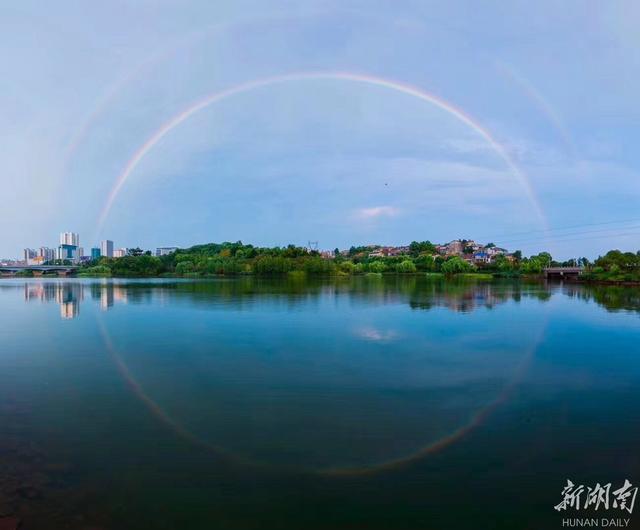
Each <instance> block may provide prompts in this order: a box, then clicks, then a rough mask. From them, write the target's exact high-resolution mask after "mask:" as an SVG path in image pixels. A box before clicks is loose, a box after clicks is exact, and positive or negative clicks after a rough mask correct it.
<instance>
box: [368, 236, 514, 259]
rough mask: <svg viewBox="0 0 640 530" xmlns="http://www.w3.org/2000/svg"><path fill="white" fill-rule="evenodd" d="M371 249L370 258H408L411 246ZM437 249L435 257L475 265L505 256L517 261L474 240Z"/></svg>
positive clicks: (505, 250)
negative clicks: (451, 258)
mask: <svg viewBox="0 0 640 530" xmlns="http://www.w3.org/2000/svg"><path fill="white" fill-rule="evenodd" d="M371 248H372V250H371V251H370V252H369V254H368V256H369V257H370V258H388V257H389V258H390V257H396V256H406V255H409V254H410V250H411V249H410V247H409V246H399V247H386V246H382V247H381V246H376V247H371ZM435 249H436V253H435V254H433V256H434V257H435V256H441V257H443V258H449V257H452V256H458V257H459V258H461V259H463V260H465V261H467V262H469V263H471V264H473V265H482V264H489V263H492V262H493V261H494V260H495V259H496V257H497V256H504V257H505V258H507V259H508V260H510V261H513V260H514V259H515V258H514V256H513V254H511V253H509V252H508V251H507V249H505V248H501V247H497V246H495V245H494V244H493V243H488V244H486V245H483V244H480V243H476V242H475V241H473V240H472V239H455V240H453V241H450V242H449V243H447V244H445V245H435Z"/></svg>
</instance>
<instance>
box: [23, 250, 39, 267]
mask: <svg viewBox="0 0 640 530" xmlns="http://www.w3.org/2000/svg"><path fill="white" fill-rule="evenodd" d="M37 256H38V253H37V252H36V251H35V250H33V249H32V248H25V249H24V262H25V263H26V264H27V265H32V264H33V260H34V258H36V257H37Z"/></svg>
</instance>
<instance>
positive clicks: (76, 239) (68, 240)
mask: <svg viewBox="0 0 640 530" xmlns="http://www.w3.org/2000/svg"><path fill="white" fill-rule="evenodd" d="M60 244H61V245H69V246H74V247H77V246H79V245H80V235H79V234H76V233H75V232H61V233H60Z"/></svg>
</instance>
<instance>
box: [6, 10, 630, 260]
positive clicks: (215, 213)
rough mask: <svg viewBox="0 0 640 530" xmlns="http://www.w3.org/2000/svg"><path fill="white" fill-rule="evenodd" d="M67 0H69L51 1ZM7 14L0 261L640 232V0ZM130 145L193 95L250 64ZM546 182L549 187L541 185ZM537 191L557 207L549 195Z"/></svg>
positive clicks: (606, 240)
mask: <svg viewBox="0 0 640 530" xmlns="http://www.w3.org/2000/svg"><path fill="white" fill-rule="evenodd" d="M54 4H55V5H54ZM0 10H1V15H2V16H0V59H1V60H0V64H1V65H2V66H1V68H2V78H3V83H2V84H0V134H1V136H2V142H0V145H1V146H2V147H1V148H0V157H1V160H2V177H1V178H2V180H3V186H2V191H1V192H0V209H1V211H2V212H3V215H4V218H5V220H8V222H5V223H4V224H3V228H2V231H1V232H0V233H1V234H2V235H1V236H0V257H12V256H17V255H19V254H20V253H21V250H22V248H24V247H27V246H28V247H37V246H40V245H49V246H53V245H55V244H56V242H57V237H58V233H59V232H61V231H65V230H72V231H76V232H79V233H80V236H81V242H82V245H83V246H84V247H85V248H86V249H88V248H89V247H91V246H92V245H94V244H95V243H97V242H98V240H99V239H100V238H105V237H108V238H109V239H113V240H114V241H115V244H116V247H125V246H129V247H130V246H142V247H145V248H153V247H155V246H165V245H167V246H168V245H179V246H188V245H190V244H195V243H201V242H207V241H222V240H234V241H235V240H239V239H241V240H243V241H245V242H252V243H255V244H259V245H284V244H287V243H295V244H301V245H304V244H306V243H307V241H308V240H313V241H316V240H317V241H319V245H320V247H321V248H327V249H332V248H335V247H336V246H337V247H341V248H343V247H347V246H349V245H351V244H366V243H382V244H401V243H406V242H409V241H411V240H414V239H419V240H423V239H430V240H432V241H436V242H444V241H447V240H450V239H453V238H457V237H466V238H475V239H477V240H480V241H495V242H496V243H498V244H501V245H503V246H506V247H508V248H511V249H515V248H520V249H522V250H523V251H524V252H525V253H534V252H538V251H540V250H545V249H548V250H551V252H552V253H553V254H554V255H555V256H558V257H560V258H569V257H574V256H577V255H580V256H582V255H586V256H590V257H594V256H597V255H598V254H599V253H602V252H604V251H606V250H607V249H610V248H621V249H623V250H634V251H635V250H637V249H638V248H640V212H639V211H638V205H639V204H640V180H639V178H638V177H639V175H638V167H639V163H640V152H639V151H638V149H637V148H636V145H637V142H638V138H639V129H640V126H639V125H638V124H639V123H640V119H639V118H640V105H638V101H637V98H638V94H639V93H640V69H639V66H640V54H639V53H638V49H639V45H640V34H639V33H638V32H637V29H636V27H635V22H634V21H637V20H638V16H639V15H640V5H639V4H638V3H636V2H624V1H621V2H588V1H582V2H571V1H567V2H561V3H559V2H551V1H550V2H544V1H543V2H537V3H535V4H532V3H530V2H484V3H483V5H482V6H479V4H478V3H477V2H463V1H457V2H437V3H436V2H426V1H374V0H368V1H366V2H355V1H353V2H349V1H347V0H342V1H335V2H333V1H327V0H323V1H317V2H316V1H306V2H305V1H298V2H290V1H279V0H272V1H269V2H262V1H260V2H257V1H233V2H231V1H229V2H222V1H206V2H205V1H203V2H195V1H193V2H184V1H183V2H162V1H160V2H159V1H153V2H151V1H141V2H117V1H114V2H108V3H104V4H103V5H99V4H98V3H95V2H91V3H84V4H82V3H80V4H79V3H77V2H56V3H45V2H28V1H26V2H20V3H18V2H14V3H12V4H7V5H4V6H3V7H2V8H0ZM336 71H339V72H351V73H357V74H361V75H367V76H374V77H376V78H380V79H385V80H389V81H392V82H394V83H400V84H403V85H410V86H412V87H415V88H417V89H419V90H420V91H423V92H425V93H428V94H431V95H434V96H437V97H438V98H440V99H442V100H444V101H445V102H446V105H451V106H452V107H455V108H457V109H459V110H460V111H461V112H463V113H464V114H465V115H467V116H469V117H471V118H472V120H473V121H474V123H475V124H477V126H478V127H481V128H482V129H484V130H486V131H488V132H489V133H490V134H491V135H492V137H493V138H495V139H496V140H497V142H498V143H499V144H500V149H502V150H503V153H506V154H507V155H508V157H509V158H510V159H511V161H512V162H513V163H514V164H515V165H516V166H517V167H518V168H519V172H520V173H521V174H522V175H525V176H526V180H527V181H528V186H529V187H530V188H531V189H532V190H533V192H534V193H533V195H532V194H530V193H529V192H528V191H527V186H524V185H523V182H522V179H520V178H518V175H516V173H515V172H514V170H513V168H512V167H510V166H509V165H508V164H507V163H505V160H504V159H503V157H501V156H500V155H499V153H497V151H496V149H495V146H492V145H491V144H490V143H489V142H487V139H486V138H485V137H483V136H482V135H480V134H478V131H477V130H475V129H474V128H473V127H470V126H469V124H468V123H464V122H463V121H461V120H460V119H459V117H456V115H454V113H452V112H449V111H447V110H443V108H441V107H438V106H437V105H434V104H431V103H429V102H427V101H424V100H421V99H419V98H416V97H412V96H410V95H407V94H406V93H401V92H399V91H397V90H391V89H389V88H385V87H382V86H374V85H371V84H365V83H357V82H353V81H349V80H345V79H315V80H310V79H306V80H305V79H298V80H292V81H287V82H281V83H276V84H271V85H268V86H262V87H258V88H255V89H253V90H249V91H245V92H242V93H239V94H236V95H234V96H231V97H228V98H225V99H224V100H221V101H219V102H217V103H215V104H212V105H210V106H207V107H206V108H204V109H203V110H201V111H199V112H197V113H195V114H193V115H192V116H191V117H189V119H187V120H185V121H183V122H182V123H180V124H179V125H178V126H176V127H175V128H172V129H171V130H170V131H168V132H167V134H166V135H164V136H163V137H162V138H161V139H160V140H159V141H158V142H157V144H155V145H154V147H153V148H152V149H150V150H149V151H148V152H147V153H146V154H145V156H144V157H143V158H142V159H141V160H140V161H139V163H138V164H137V165H136V166H135V168H134V170H133V171H132V172H131V175H130V176H129V178H128V179H127V181H126V182H125V184H124V185H123V187H122V189H121V190H120V192H119V193H118V195H117V197H116V198H115V201H114V203H113V207H112V208H111V209H110V210H109V214H108V216H107V217H106V219H105V222H104V225H103V226H102V227H99V226H98V219H99V217H100V213H101V212H102V211H103V209H104V206H105V202H106V200H107V197H108V195H109V193H110V191H111V190H112V189H113V186H114V182H115V181H116V179H117V178H118V175H120V174H121V173H122V171H123V169H124V168H125V167H126V166H127V163H128V161H129V160H130V159H131V157H132V156H133V155H134V154H135V153H136V152H138V151H139V149H140V147H141V146H142V145H144V144H145V142H146V141H147V140H148V139H149V138H150V137H151V136H153V135H154V133H155V132H157V131H158V129H159V128H161V127H162V126H163V124H165V123H167V122H168V121H170V120H171V119H172V118H173V117H174V116H176V115H178V114H179V113H180V112H182V111H184V109H187V108H189V107H190V106H191V105H192V104H193V103H194V102H195V101H198V100H200V99H202V98H204V97H206V96H207V95H210V94H213V93H216V92H219V91H221V90H226V89H228V88H231V87H234V86H237V85H239V84H242V83H246V82H249V81H253V80H259V79H264V78H268V77H272V76H282V75H289V74H296V73H300V72H336ZM534 195H535V197H534ZM536 201H537V202H538V204H539V206H540V209H541V210H542V211H543V213H544V215H543V217H544V219H542V218H541V217H540V215H538V213H537V212H536V207H535V204H534V202H536Z"/></svg>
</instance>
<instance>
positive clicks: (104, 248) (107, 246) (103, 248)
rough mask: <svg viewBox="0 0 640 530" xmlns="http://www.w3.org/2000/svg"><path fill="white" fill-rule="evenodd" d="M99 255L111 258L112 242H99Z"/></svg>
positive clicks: (106, 240)
mask: <svg viewBox="0 0 640 530" xmlns="http://www.w3.org/2000/svg"><path fill="white" fill-rule="evenodd" d="M100 255H101V256H106V257H107V258H113V241H110V240H108V239H105V240H104V241H101V242H100Z"/></svg>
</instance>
